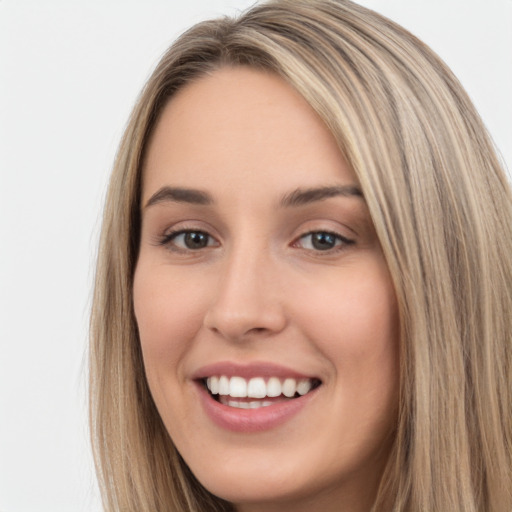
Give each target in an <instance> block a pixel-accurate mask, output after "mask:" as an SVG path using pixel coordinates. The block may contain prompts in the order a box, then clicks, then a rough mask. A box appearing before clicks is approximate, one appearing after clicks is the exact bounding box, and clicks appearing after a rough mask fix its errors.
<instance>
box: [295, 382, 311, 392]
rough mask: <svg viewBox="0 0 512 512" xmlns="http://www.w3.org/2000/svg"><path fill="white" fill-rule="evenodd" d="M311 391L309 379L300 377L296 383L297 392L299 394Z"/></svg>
mask: <svg viewBox="0 0 512 512" xmlns="http://www.w3.org/2000/svg"><path fill="white" fill-rule="evenodd" d="M310 391H311V381H310V380H309V379H301V380H299V383H298V384H297V393H299V395H301V396H302V395H305V394H306V393H309V392H310Z"/></svg>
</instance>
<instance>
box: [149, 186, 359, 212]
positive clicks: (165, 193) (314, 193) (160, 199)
mask: <svg viewBox="0 0 512 512" xmlns="http://www.w3.org/2000/svg"><path fill="white" fill-rule="evenodd" d="M337 196H341V197H360V198H363V193H362V192H361V190H360V189H359V188H358V187H357V186H356V185H336V186H325V187H315V188H305V189H303V188H298V189H296V190H293V191H292V192H289V193H287V194H285V195H284V196H283V197H282V198H281V200H280V201H279V205H280V206H281V207H283V208H289V207H296V206H303V205H307V204H310V203H314V202H317V201H323V200H325V199H329V198H331V197H337ZM164 202H172V203H189V204H197V205H203V206H206V205H210V204H213V203H214V200H213V198H212V196H211V195H210V194H208V193H207V192H204V191H202V190H198V189H192V188H182V187H168V186H166V187H162V188H160V189H159V190H157V191H156V192H155V193H154V194H153V195H152V196H151V197H150V198H149V199H148V202H147V203H146V205H145V206H144V208H148V207H149V206H153V205H155V204H159V203H164Z"/></svg>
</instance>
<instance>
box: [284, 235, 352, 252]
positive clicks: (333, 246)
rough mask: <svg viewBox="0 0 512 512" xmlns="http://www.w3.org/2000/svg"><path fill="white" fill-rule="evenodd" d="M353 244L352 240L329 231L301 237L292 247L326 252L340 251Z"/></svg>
mask: <svg viewBox="0 0 512 512" xmlns="http://www.w3.org/2000/svg"><path fill="white" fill-rule="evenodd" d="M354 243H355V242H354V240H350V239H348V238H346V237H344V236H342V235H340V234H338V233H332V232H330V231H312V232H310V233H306V234H305V235H302V236H301V237H300V238H299V239H298V240H297V242H295V244H294V245H296V246H299V247H301V248H302V249H307V250H313V251H324V252H326V251H332V250H337V249H342V248H343V247H345V246H347V245H351V244H354Z"/></svg>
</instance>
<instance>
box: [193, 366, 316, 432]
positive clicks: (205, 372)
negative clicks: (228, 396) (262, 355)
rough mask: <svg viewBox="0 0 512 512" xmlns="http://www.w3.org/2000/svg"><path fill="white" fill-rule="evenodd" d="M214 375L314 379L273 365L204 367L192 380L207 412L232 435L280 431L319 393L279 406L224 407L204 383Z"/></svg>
mask: <svg viewBox="0 0 512 512" xmlns="http://www.w3.org/2000/svg"><path fill="white" fill-rule="evenodd" d="M212 375H225V376H226V377H233V376H239V377H243V378H245V379H250V378H252V377H278V378H282V379H284V378H287V377H290V378H295V379H301V378H302V379H305V378H314V377H310V376H309V375H305V374H303V373H300V372H297V371H295V370H292V369H290V368H286V367H284V366H280V365H276V364H273V363H251V364H249V365H244V364H239V363H233V362H219V363H214V364H210V365H207V366H203V367H202V368H200V369H199V370H197V371H196V372H195V373H194V374H193V376H192V378H193V380H194V384H195V387H196V390H197V392H198V394H199V398H200V402H201V405H202V407H203V409H204V411H205V412H206V414H207V416H208V417H209V418H210V420H211V421H213V423H215V424H216V425H217V426H219V427H221V428H223V429H226V430H229V431H232V432H241V433H251V432H262V431H267V430H271V429H273V428H276V427H279V426H280V425H282V424H284V423H286V422H287V421H289V420H291V419H292V418H293V417H294V416H295V415H297V414H298V413H299V412H300V411H301V410H302V409H304V407H306V406H307V405H308V404H309V403H310V401H311V400H312V399H313V398H314V397H315V396H316V395H317V391H318V388H316V389H313V390H312V391H310V392H309V393H307V394H306V395H304V396H301V397H298V398H293V399H290V400H285V401H281V402H276V403H275V404H272V405H269V406H267V407H260V408H258V409H239V408H236V407H229V406H227V405H223V404H221V403H220V402H217V400H215V399H214V398H212V396H211V395H210V393H209V392H208V390H207V389H205V386H204V384H203V382H202V380H203V379H205V378H206V377H210V376H212ZM234 400H236V399H234Z"/></svg>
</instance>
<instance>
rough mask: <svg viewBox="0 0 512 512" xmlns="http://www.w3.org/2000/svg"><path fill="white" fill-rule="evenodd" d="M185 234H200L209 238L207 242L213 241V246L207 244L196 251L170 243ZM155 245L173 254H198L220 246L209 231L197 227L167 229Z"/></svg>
mask: <svg viewBox="0 0 512 512" xmlns="http://www.w3.org/2000/svg"><path fill="white" fill-rule="evenodd" d="M187 233H201V234H204V235H206V236H207V237H208V238H209V241H212V240H213V241H214V243H213V244H210V243H208V244H207V245H206V246H205V247H199V248H197V249H192V248H187V247H180V246H178V245H177V244H173V243H172V242H173V241H174V240H175V239H176V238H177V237H179V236H180V235H186V234H187ZM156 242H157V243H156V245H159V246H163V247H165V248H167V249H168V250H170V251H172V252H175V253H178V254H179V253H183V254H190V253H198V252H201V251H202V250H204V249H208V248H211V247H218V246H219V245H220V243H219V241H218V240H217V238H216V237H215V236H213V235H212V234H211V233H210V231H208V230H207V229H204V228H199V227H197V226H180V227H177V228H171V229H167V230H166V231H165V232H164V233H163V234H162V235H160V236H159V237H158V238H157V241H156Z"/></svg>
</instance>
